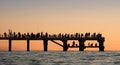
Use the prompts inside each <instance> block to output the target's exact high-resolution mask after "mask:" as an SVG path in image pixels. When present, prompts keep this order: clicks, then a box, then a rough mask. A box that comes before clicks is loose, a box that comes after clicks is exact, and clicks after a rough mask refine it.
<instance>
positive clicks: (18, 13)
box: [0, 0, 120, 50]
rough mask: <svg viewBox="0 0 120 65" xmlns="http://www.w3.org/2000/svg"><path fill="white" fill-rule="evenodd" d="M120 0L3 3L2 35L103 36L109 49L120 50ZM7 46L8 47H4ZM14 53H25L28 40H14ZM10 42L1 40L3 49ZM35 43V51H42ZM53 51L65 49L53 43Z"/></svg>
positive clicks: (6, 0) (10, 0) (19, 0)
mask: <svg viewBox="0 0 120 65" xmlns="http://www.w3.org/2000/svg"><path fill="white" fill-rule="evenodd" d="M119 3H120V0H0V33H1V34H3V33H4V32H8V29H12V30H13V31H15V32H21V33H27V32H34V33H37V32H48V33H51V34H52V33H56V34H57V33H60V32H61V33H75V32H79V33H86V32H91V33H94V32H96V33H102V34H103V36H104V37H105V50H120V40H119V36H120V34H119V33H120V30H119V28H120V18H119V17H120V4H119ZM3 43H4V44H3ZM13 43H14V44H13V49H14V50H21V49H22V50H25V49H26V46H25V45H26V41H13ZM7 46H8V41H5V40H4V41H1V40H0V50H7V48H8V47H7ZM42 48H43V47H42V41H31V49H33V50H36V49H37V50H38V49H42ZM49 49H51V50H54V49H59V50H60V49H61V47H58V46H57V45H55V44H53V43H52V42H50V43H49Z"/></svg>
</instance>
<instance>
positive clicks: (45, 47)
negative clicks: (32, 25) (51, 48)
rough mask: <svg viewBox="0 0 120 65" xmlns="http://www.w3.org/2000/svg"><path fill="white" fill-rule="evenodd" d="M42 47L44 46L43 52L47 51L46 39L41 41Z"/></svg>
mask: <svg viewBox="0 0 120 65" xmlns="http://www.w3.org/2000/svg"><path fill="white" fill-rule="evenodd" d="M43 45H44V51H47V50H48V40H47V39H44V40H43Z"/></svg>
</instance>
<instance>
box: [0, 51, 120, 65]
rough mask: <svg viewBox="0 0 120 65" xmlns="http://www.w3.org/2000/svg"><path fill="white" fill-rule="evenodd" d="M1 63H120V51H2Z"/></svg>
mask: <svg viewBox="0 0 120 65" xmlns="http://www.w3.org/2000/svg"><path fill="white" fill-rule="evenodd" d="M0 65H120V51H105V52H99V51H84V52H79V51H67V52H62V51H48V52H43V51H31V52H26V51H12V52H0Z"/></svg>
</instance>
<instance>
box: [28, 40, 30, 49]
mask: <svg viewBox="0 0 120 65" xmlns="http://www.w3.org/2000/svg"><path fill="white" fill-rule="evenodd" d="M27 51H30V40H27Z"/></svg>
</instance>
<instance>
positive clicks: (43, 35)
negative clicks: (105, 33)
mask: <svg viewBox="0 0 120 65" xmlns="http://www.w3.org/2000/svg"><path fill="white" fill-rule="evenodd" d="M10 37H11V38H98V37H102V34H100V33H98V34H96V33H93V34H90V33H85V34H83V33H75V34H67V33H65V34H62V33H59V34H48V33H47V32H46V33H43V32H40V33H37V34H34V33H23V34H22V33H20V32H18V33H16V32H12V30H9V32H8V33H6V32H4V34H0V38H10Z"/></svg>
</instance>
